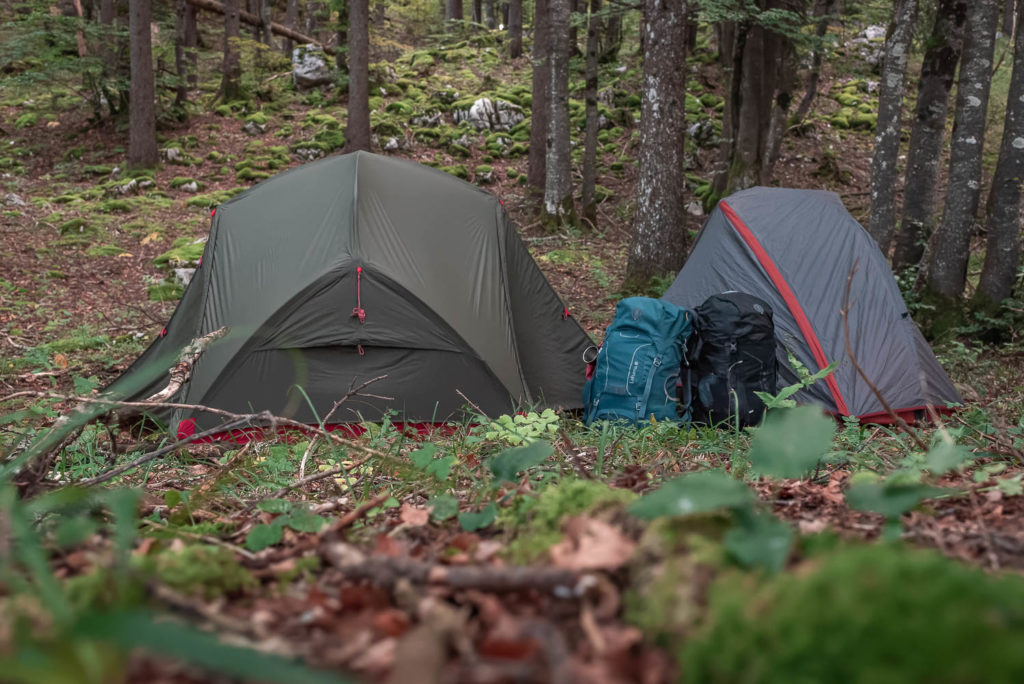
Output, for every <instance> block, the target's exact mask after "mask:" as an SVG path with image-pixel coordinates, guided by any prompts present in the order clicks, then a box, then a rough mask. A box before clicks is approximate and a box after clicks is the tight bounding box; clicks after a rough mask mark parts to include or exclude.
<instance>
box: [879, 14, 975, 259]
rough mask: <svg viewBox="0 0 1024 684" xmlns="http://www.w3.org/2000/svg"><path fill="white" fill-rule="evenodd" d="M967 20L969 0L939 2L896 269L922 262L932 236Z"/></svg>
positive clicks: (910, 154)
mask: <svg viewBox="0 0 1024 684" xmlns="http://www.w3.org/2000/svg"><path fill="white" fill-rule="evenodd" d="M966 21H967V1H966V0H941V1H940V2H939V5H938V7H937V8H936V13H935V24H934V26H933V28H932V31H931V34H930V35H929V37H928V41H927V44H928V49H927V50H926V51H925V54H924V60H923V62H922V63H921V76H920V78H919V80H918V82H917V105H916V106H915V110H914V126H913V128H912V129H911V131H910V145H909V148H908V150H907V171H906V177H905V179H904V182H903V214H902V217H901V219H900V230H899V233H897V235H896V247H895V250H894V251H893V258H892V262H893V268H894V269H896V270H897V271H902V270H903V269H905V268H907V267H910V266H916V265H917V264H918V263H919V262H920V261H921V257H922V255H923V254H924V242H925V241H926V240H927V239H928V238H929V237H930V236H931V233H932V228H933V226H934V224H935V217H936V216H937V215H938V214H937V212H936V211H935V207H936V205H937V201H936V192H935V188H936V185H937V184H938V177H939V162H940V159H941V156H942V140H943V138H944V137H945V133H946V119H947V117H948V112H949V94H950V91H951V90H952V88H953V79H954V77H955V75H956V67H957V64H958V63H959V62H960V53H961V51H962V50H963V33H964V24H965V23H966Z"/></svg>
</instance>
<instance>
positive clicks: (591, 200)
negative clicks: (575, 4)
mask: <svg viewBox="0 0 1024 684" xmlns="http://www.w3.org/2000/svg"><path fill="white" fill-rule="evenodd" d="M600 11H601V0H590V13H589V15H588V17H587V62H586V67H585V70H584V80H585V85H584V90H583V99H584V101H585V103H586V130H585V133H584V136H583V192H582V195H583V201H582V207H581V213H582V215H583V219H584V220H585V221H586V225H587V227H588V228H590V229H591V230H595V229H596V228H597V200H596V199H595V194H596V186H597V123H598V122H597V57H598V49H599V47H600V40H599V36H600V33H601V30H600V29H601V20H600V19H599V18H598V16H597V15H598V13H599V12H600Z"/></svg>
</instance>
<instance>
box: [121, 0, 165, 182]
mask: <svg viewBox="0 0 1024 684" xmlns="http://www.w3.org/2000/svg"><path fill="white" fill-rule="evenodd" d="M151 17H152V7H151V6H150V0H133V2H132V3H131V4H130V9H129V15H128V36H129V38H128V40H129V49H130V52H131V94H130V96H129V97H130V99H129V106H128V167H129V168H150V167H153V166H156V165H157V162H158V161H159V156H158V155H157V150H156V103H155V98H156V95H155V92H154V83H153V45H152V38H151V35H150V28H149V25H150V20H151Z"/></svg>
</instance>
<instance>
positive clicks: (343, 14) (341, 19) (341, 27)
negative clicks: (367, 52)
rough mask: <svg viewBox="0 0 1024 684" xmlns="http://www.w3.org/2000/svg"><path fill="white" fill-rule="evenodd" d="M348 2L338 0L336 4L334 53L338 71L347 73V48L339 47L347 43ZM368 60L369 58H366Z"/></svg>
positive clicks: (346, 0) (347, 0)
mask: <svg viewBox="0 0 1024 684" xmlns="http://www.w3.org/2000/svg"><path fill="white" fill-rule="evenodd" d="M348 4H349V0H339V1H338V5H339V6H340V8H339V11H338V48H339V49H338V51H337V52H336V53H335V55H334V63H335V65H336V66H337V67H338V71H339V72H340V73H343V74H347V73H348V50H342V49H340V48H341V46H342V45H348V29H349V17H348ZM367 62H369V58H367Z"/></svg>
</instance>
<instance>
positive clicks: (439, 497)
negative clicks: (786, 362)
mask: <svg viewBox="0 0 1024 684" xmlns="http://www.w3.org/2000/svg"><path fill="white" fill-rule="evenodd" d="M243 5H244V7H243ZM1022 14H1024V5H1021V3H1017V2H1014V1H1013V0H1004V1H1003V2H998V1H997V0H974V1H973V2H966V1H957V0H897V1H896V2H875V1H871V0H862V1H856V0H847V1H844V2H840V1H838V0H814V1H813V2H808V1H806V0H758V1H756V2H754V1H743V0H734V1H733V0H700V1H698V0H691V1H690V2H685V1H683V0H677V1H676V2H656V1H655V0H646V1H645V2H642V3H628V2H617V1H616V2H608V0H604V2H602V0H591V2H590V3H589V4H587V3H586V2H583V1H582V0H576V2H573V0H539V1H536V2H523V1H522V0H513V1H511V2H508V3H504V2H498V0H477V1H476V2H474V3H472V4H471V5H466V6H463V4H462V2H461V1H460V0H448V2H447V3H444V4H443V6H442V5H441V4H439V3H438V2H436V0H408V1H399V0H389V1H388V2H375V3H373V4H371V3H369V2H368V0H355V1H353V2H340V1H338V0H331V1H330V2H311V1H302V2H299V1H298V0H288V1H287V2H270V1H269V0H256V1H255V2H246V3H242V2H239V1H238V0H234V1H233V2H225V3H219V2H216V1H215V0H176V1H174V2H171V1H161V0H141V1H136V0H132V1H131V2H122V1H118V0H95V1H90V0H66V1H64V0H62V1H60V2H20V1H16V2H10V3H5V5H4V6H3V7H2V8H0V45H2V51H0V175H2V177H0V182H2V183H3V186H4V187H3V190H2V193H3V207H2V208H0V212H2V213H0V234H2V235H3V242H2V244H0V324H2V333H0V348H2V349H3V352H2V354H3V356H2V357H0V360H2V364H0V383H2V390H0V391H2V396H0V407H2V408H3V410H4V413H5V415H4V416H3V418H2V419H0V430H2V433H0V448H2V454H3V458H4V460H3V465H2V466H0V603H2V604H3V606H2V608H3V609H2V610H0V616H2V617H0V662H2V664H3V667H2V668H0V680H3V681H32V682H35V681H70V682H93V681H95V682H108V681H118V680H128V681H136V680H138V681H211V680H212V678H214V677H216V676H218V675H217V674H215V673H218V672H219V673H222V674H226V675H227V676H230V677H236V678H241V679H251V680H260V681H299V680H301V681H317V680H318V678H319V679H323V681H329V680H330V681H336V679H335V673H345V674H344V675H340V674H339V675H337V676H339V677H340V676H351V677H355V678H359V679H365V680H372V681H396V682H397V681H408V680H411V679H414V680H416V681H451V680H457V681H507V680H513V679H526V680H531V679H532V680H540V681H552V680H566V681H577V680H580V679H587V680H588V681H589V680H593V681H665V680H672V679H684V680H689V681H706V680H708V679H717V680H719V681H736V680H739V679H749V678H751V677H753V678H755V679H759V680H773V679H779V680H783V679H784V680H786V681H791V680H792V679H793V678H794V677H801V676H802V677H805V678H812V679H815V680H821V679H826V678H829V679H866V678H868V677H872V678H875V677H876V676H879V673H881V672H885V673H886V674H887V675H889V676H899V677H900V678H901V679H906V680H920V679H925V678H927V679H933V680H935V681H973V680H979V681H1001V680H1007V681H1009V680H1016V681H1019V679H1020V676H1021V674H1022V673H1024V661H1022V656H1021V655H1019V654H1018V653H1017V652H1018V651H1019V649H1017V648H1015V645H1014V644H1015V640H1016V639H1017V638H1018V637H1019V636H1020V634H1019V633H1020V631H1021V630H1022V629H1024V628H1022V627H1021V625H1022V624H1024V584H1022V583H1021V579H1020V577H1019V575H1018V572H1019V569H1020V568H1021V567H1024V532H1022V531H1021V529H1022V528H1021V524H1020V523H1021V516H1022V510H1024V507H1022V505H1021V501H1022V498H1021V493H1022V478H1024V469H1022V468H1021V465H1022V458H1024V455H1022V450H1024V410H1022V407H1024V397H1022V389H1021V388H1022V386H1024V381H1022V377H1024V367H1022V366H1024V364H1022V359H1024V350H1022V349H1021V346H1020V334H1021V328H1022V324H1024V307H1022V292H1021V279H1022V278H1021V276H1022V272H1021V249H1020V240H1021V220H1020V179H1021V177H1022V176H1021V172H1022V164H1024V113H1022V110H1021V108H1022V107H1024V37H1022V34H1021V33H1020V32H1019V31H1015V28H1016V27H1017V26H1018V25H1019V24H1020V23H1021V18H1022ZM299 46H306V47H299ZM296 47H299V50H300V55H299V59H298V60H297V61H299V62H301V63H302V65H301V67H302V68H296V69H295V70H294V71H293V64H292V58H291V55H292V51H293V50H294V49H295V48H296ZM484 98H486V100H487V102H489V103H490V104H489V105H479V104H478V103H479V102H480V101H481V100H482V99H484ZM655 105H657V107H656V108H655ZM481 108H483V109H485V110H486V113H485V114H484V115H482V116H481V115H480V110H481ZM474 110H476V112H477V113H476V114H474ZM655 111H657V112H659V113H660V115H657V116H655V115H654V114H653V112H655ZM357 149H369V150H372V151H375V152H383V153H386V154H393V155H397V156H401V157H404V158H409V159H414V160H416V161H419V162H421V163H425V164H429V165H431V166H436V167H438V168H441V169H443V170H445V171H447V172H449V173H451V174H453V175H455V176H457V177H460V178H463V179H465V180H467V181H470V182H473V183H476V184H477V185H480V186H483V187H486V188H488V189H489V190H490V191H493V192H494V193H496V194H497V195H499V196H500V197H502V199H503V200H504V203H505V207H506V209H507V210H508V211H509V212H510V214H511V215H512V216H513V217H514V218H515V219H516V220H517V221H518V223H519V225H520V226H521V229H522V234H523V236H524V238H525V239H526V240H527V243H528V245H529V246H530V249H531V252H532V253H533V254H534V256H535V258H536V259H537V261H538V263H539V264H540V266H541V268H542V270H544V272H545V274H546V275H547V276H548V278H549V279H550V280H551V282H552V284H553V285H554V286H555V288H556V290H557V291H558V292H559V294H560V295H561V296H562V297H563V298H564V299H565V300H566V301H567V303H568V305H569V307H570V308H571V310H572V311H573V312H574V315H576V316H577V318H578V319H579V320H580V321H581V323H583V325H584V327H585V328H586V329H587V330H588V332H590V333H591V335H592V336H593V337H594V338H595V339H599V338H600V335H601V332H602V330H603V328H604V326H605V325H606V324H607V323H608V321H609V320H610V317H611V313H612V311H613V310H614V304H615V302H616V301H618V299H620V298H621V297H623V296H625V295H627V294H633V293H644V294H650V295H657V294H659V293H660V292H661V291H663V290H664V288H665V287H667V285H668V284H669V282H671V278H672V277H673V276H674V274H675V272H676V271H677V270H678V268H679V267H680V266H681V264H682V262H683V261H684V259H685V256H686V252H687V250H688V248H689V246H690V244H691V243H692V240H693V237H694V236H695V235H696V231H697V230H698V229H699V227H700V225H701V222H702V220H703V216H704V215H706V213H707V212H708V211H710V210H711V208H712V207H713V206H714V204H715V202H717V200H718V199H719V198H721V197H724V196H727V195H728V194H730V193H732V192H734V191H736V190H739V189H742V188H745V187H750V186H753V185H758V184H761V185H783V186H788V187H812V188H823V189H829V190H833V191H835V192H838V193H839V194H840V196H841V198H842V199H843V201H844V203H845V204H846V205H847V207H848V208H849V209H850V210H851V211H852V212H853V213H854V215H855V216H856V217H857V218H858V219H859V220H860V221H861V222H862V224H863V225H864V226H865V227H866V228H867V229H868V231H869V232H870V233H871V235H872V236H873V237H874V238H875V239H876V241H877V242H878V244H879V245H880V247H881V248H882V250H883V251H884V252H885V253H886V254H887V256H888V257H889V258H890V260H891V263H892V265H893V269H894V272H895V273H896V275H897V280H898V282H899V284H900V287H901V290H902V291H903V293H904V297H905V299H906V301H907V305H908V309H909V310H910V311H911V312H912V314H913V315H914V317H915V320H917V322H918V324H919V325H921V326H922V328H923V329H924V330H925V331H926V332H927V333H928V334H929V336H930V338H931V339H932V341H933V343H934V345H935V348H936V351H937V353H938V354H939V357H940V359H941V361H942V362H943V364H944V366H945V368H946V369H947V371H948V372H949V373H950V374H951V376H952V377H953V378H954V380H955V381H956V383H957V386H958V388H959V389H960V390H961V392H962V394H963V396H964V398H965V401H966V408H965V410H963V411H961V412H960V413H958V414H956V415H955V416H953V417H952V418H950V419H948V420H943V421H939V422H938V423H937V425H931V426H926V427H923V426H918V427H909V426H908V427H905V428H903V429H896V428H893V429H890V428H884V427H878V426H860V425H859V424H857V423H856V422H855V421H853V422H846V423H842V424H838V425H837V424H836V423H834V422H833V421H832V420H830V419H826V418H823V417H822V416H820V415H818V414H817V413H816V412H815V411H813V410H810V411H807V410H803V409H798V408H792V407H789V406H788V405H787V401H788V400H786V399H785V397H784V396H782V395H780V397H778V398H777V400H776V402H775V406H776V409H775V410H774V411H773V413H772V417H771V418H770V419H769V420H768V421H767V422H766V423H765V424H764V425H762V426H760V427H757V428H753V429H748V430H719V431H713V430H689V431H687V430H682V431H681V430H679V429H677V428H676V427H674V426H670V425H659V424H652V425H650V426H645V427H643V428H641V429H624V428H621V427H616V426H608V425H605V426H600V427H597V428H588V427H585V426H583V425H581V424H580V423H579V421H578V420H576V419H575V418H573V417H572V416H562V415H556V414H554V413H553V412H550V411H543V412H542V411H525V412H524V413H522V414H520V415H518V416H514V417H513V416H505V417H499V418H495V417H491V418H487V417H483V416H471V417H469V418H467V420H466V422H465V424H463V425H458V426H454V427H455V429H454V431H453V432H452V433H451V434H446V435H444V436H440V435H437V436H435V437H433V438H431V439H430V440H427V441H413V440H410V439H409V438H408V436H407V435H405V434H404V433H403V432H402V431H401V430H400V429H397V428H396V427H395V426H393V425H391V424H389V423H387V422H385V423H384V424H383V425H379V424H377V425H367V426H366V428H367V432H366V433H365V434H364V435H363V436H362V437H360V438H358V439H348V438H340V437H337V436H333V437H332V436H329V435H326V434H317V435H307V436H306V437H302V438H299V439H296V438H294V437H293V438H281V439H278V440H273V439H269V440H265V441H264V442H260V443H256V444H251V445H248V446H239V445H230V446H225V445H215V446H211V445H201V444H187V443H178V442H174V441H173V440H171V439H169V438H168V435H166V433H156V434H148V433H147V434H144V433H139V432H136V431H131V430H128V429H122V427H121V426H119V425H118V424H117V422H116V421H111V420H109V415H108V414H109V413H110V409H111V407H110V406H105V405H102V404H97V403H95V397H96V394H95V390H96V389H97V388H99V387H102V386H103V385H105V384H106V383H107V382H109V381H110V380H111V379H113V378H114V377H116V376H117V374H118V373H120V372H121V371H122V370H123V369H124V368H125V367H126V366H127V364H128V363H130V361H131V360H132V359H133V358H134V357H135V356H137V355H138V354H139V353H140V352H141V351H142V349H144V348H145V346H146V344H147V343H148V341H149V340H151V339H152V338H153V337H154V336H155V335H156V334H158V333H159V331H160V329H161V327H162V326H163V325H164V323H165V322H166V320H167V318H168V317H169V315H170V313H171V311H172V310H173V307H174V305H175V303H176V302H177V300H178V298H180V296H181V293H182V290H183V281H184V280H185V279H186V278H187V277H188V274H189V270H190V269H191V268H194V266H195V263H196V262H197V261H198V259H199V257H200V256H201V254H202V249H203V245H204V240H205V236H206V234H207V233H208V229H209V210H210V209H212V208H215V207H216V206H217V204H219V203H221V202H223V201H225V200H226V199H228V198H230V197H232V196H234V195H235V194H237V193H238V192H241V191H243V190H244V189H246V188H247V187H250V186H251V185H252V184H254V183H258V182H259V181H260V180H263V179H265V178H268V177H269V176H271V175H273V174H274V173H276V172H278V171H279V170H282V169H285V168H287V167H290V166H293V165H296V164H300V163H305V162H308V161H310V160H313V159H316V158H319V157H322V156H325V155H328V154H333V153H337V152H340V151H352V150H357ZM799 248H800V246H799V245H794V246H793V249H799ZM808 258H813V255H809V257H808ZM814 381H815V379H814V378H813V377H810V376H809V377H807V378H806V379H805V382H814ZM122 410H123V407H122ZM481 426H484V427H483V429H481ZM793 435H800V439H799V440H794V439H793ZM307 473H312V475H308V474H307ZM681 510H686V511H689V512H690V515H687V516H683V517H679V516H678V515H677V514H678V512H679V511H681ZM917 547H928V548H931V549H934V550H933V551H921V550H919V549H917ZM197 627H198V628H199V629H196V628H197ZM823 635H827V636H823ZM252 649H256V650H252ZM850 653H856V654H857V657H856V658H849V657H847V654H850ZM314 668H315V669H314ZM893 673H895V675H894V674H893Z"/></svg>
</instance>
